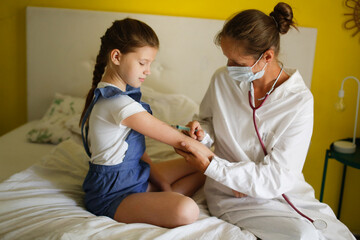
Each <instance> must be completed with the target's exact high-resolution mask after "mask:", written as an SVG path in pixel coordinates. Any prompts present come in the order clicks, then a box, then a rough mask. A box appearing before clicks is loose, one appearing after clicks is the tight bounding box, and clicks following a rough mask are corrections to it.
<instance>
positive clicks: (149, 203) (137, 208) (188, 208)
mask: <svg viewBox="0 0 360 240" xmlns="http://www.w3.org/2000/svg"><path fill="white" fill-rule="evenodd" d="M198 217H199V208H198V206H197V204H196V203H195V202H194V200H192V199H191V198H189V197H186V196H184V195H182V194H179V193H175V192H144V193H135V194H132V195H129V196H128V197H126V198H125V199H124V200H123V201H122V202H121V203H120V205H119V206H118V208H117V210H116V212H115V216H114V219H115V220H116V221H119V222H123V223H148V224H153V225H157V226H161V227H166V228H174V227H178V226H182V225H186V224H190V223H193V222H195V221H196V220H197V219H198Z"/></svg>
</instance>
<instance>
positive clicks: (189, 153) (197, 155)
mask: <svg viewBox="0 0 360 240" xmlns="http://www.w3.org/2000/svg"><path fill="white" fill-rule="evenodd" d="M181 146H182V148H183V149H178V148H175V152H176V153H177V154H179V155H181V156H183V157H184V159H185V160H186V162H187V163H189V164H190V165H192V166H193V167H194V168H196V169H197V170H199V171H200V172H202V173H204V172H205V171H206V169H207V167H208V166H209V164H210V161H211V159H212V158H213V156H214V153H212V152H211V151H210V149H208V150H209V152H210V154H209V153H203V152H202V151H201V150H200V149H197V148H195V147H193V146H191V145H190V144H188V143H185V142H182V143H181ZM207 155H208V156H209V157H207Z"/></svg>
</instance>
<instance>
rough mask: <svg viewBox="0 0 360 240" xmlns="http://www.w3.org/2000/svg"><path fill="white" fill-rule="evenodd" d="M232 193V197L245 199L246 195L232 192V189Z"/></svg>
mask: <svg viewBox="0 0 360 240" xmlns="http://www.w3.org/2000/svg"><path fill="white" fill-rule="evenodd" d="M232 191H233V193H234V196H235V197H236V198H243V197H247V195H246V194H244V193H241V192H238V191H236V190H233V189H232Z"/></svg>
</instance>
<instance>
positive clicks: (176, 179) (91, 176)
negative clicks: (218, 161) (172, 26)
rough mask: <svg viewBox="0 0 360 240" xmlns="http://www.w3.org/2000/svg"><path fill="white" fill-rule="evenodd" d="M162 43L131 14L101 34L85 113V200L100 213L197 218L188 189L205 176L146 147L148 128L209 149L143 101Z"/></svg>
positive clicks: (176, 220) (158, 136) (172, 222)
mask: <svg viewBox="0 0 360 240" xmlns="http://www.w3.org/2000/svg"><path fill="white" fill-rule="evenodd" d="M158 48H159V40H158V38H157V36H156V34H155V32H154V31H153V30H152V29H151V28H150V27H149V26H148V25H146V24H145V23H143V22H141V21H138V20H134V19H129V18H126V19H124V20H121V21H115V22H114V23H113V25H112V26H111V27H110V28H109V29H108V30H107V31H106V33H105V35H104V36H103V37H102V38H101V47H100V52H99V54H98V56H97V59H96V65H95V70H94V73H93V83H92V88H91V89H90V91H89V93H88V96H87V99H86V104H85V107H84V111H83V114H82V117H81V125H82V127H81V129H82V133H83V141H84V147H85V149H86V152H87V153H88V155H89V157H90V162H89V165H90V167H89V171H88V174H87V176H86V178H85V180H84V184H83V189H84V191H85V205H86V208H87V209H88V210H89V211H90V212H92V213H94V214H96V215H100V216H109V217H111V218H113V219H115V220H117V221H119V222H124V223H137V222H141V223H149V224H154V225H158V226H162V227H168V228H172V227H177V226H181V225H185V224H190V223H192V222H194V221H195V220H196V219H197V218H198V214H199V209H198V206H197V205H196V203H195V202H194V201H193V200H192V199H191V198H189V197H187V196H191V195H192V194H193V193H194V192H195V191H196V190H197V189H198V188H199V187H200V186H201V185H202V184H203V182H204V177H203V176H202V174H200V173H198V172H196V170H195V169H193V168H191V167H190V166H188V165H187V164H186V162H185V161H184V159H177V160H173V161H167V162H162V163H158V164H153V163H152V162H151V159H150V158H149V156H148V155H147V154H146V153H145V139H144V135H146V136H149V137H151V138H154V139H155V140H159V141H162V142H164V143H167V144H169V145H171V146H174V147H177V148H179V147H181V145H180V142H182V141H186V142H188V143H189V144H192V145H193V146H195V147H197V148H198V150H199V151H201V152H203V153H204V154H205V155H206V156H209V157H211V155H212V153H211V151H210V150H209V149H207V148H206V147H204V146H203V145H202V144H201V143H198V142H197V141H195V140H193V139H191V138H189V137H187V136H185V135H184V134H182V133H180V132H178V131H177V130H175V129H173V128H172V127H170V126H169V125H167V124H165V123H163V122H161V121H160V120H158V119H156V118H155V117H153V116H152V115H151V109H150V107H149V105H148V104H146V103H144V102H141V100H140V99H141V92H140V88H139V87H140V86H141V84H142V83H143V82H144V81H145V79H146V77H147V76H148V75H149V74H150V64H151V63H152V61H153V60H154V59H155V56H156V53H157V50H158ZM84 126H86V127H85V136H84V131H83V129H84ZM185 195H186V196H185Z"/></svg>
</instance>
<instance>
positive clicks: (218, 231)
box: [0, 140, 255, 240]
mask: <svg viewBox="0 0 360 240" xmlns="http://www.w3.org/2000/svg"><path fill="white" fill-rule="evenodd" d="M87 168H88V159H87V156H86V154H85V152H84V150H83V147H82V146H81V145H79V144H78V143H76V142H75V141H73V140H67V141H65V142H62V143H61V144H59V145H58V146H57V147H55V148H54V149H52V150H51V151H50V153H48V154H47V155H45V156H44V157H42V158H41V160H39V161H38V162H37V163H36V164H34V165H33V166H31V167H30V168H28V169H26V170H24V171H22V172H20V173H17V174H15V175H13V176H12V177H10V178H9V179H7V180H6V181H4V182H2V183H1V184H0V203H1V204H0V239H166V240H168V239H255V237H254V236H253V235H252V234H251V233H249V232H247V231H241V230H240V228H238V227H236V226H234V225H232V224H229V223H227V222H225V221H222V220H220V219H218V218H215V217H211V216H210V215H209V212H208V210H207V207H206V201H205V198H204V194H203V191H202V189H201V190H199V191H198V192H197V193H196V194H195V195H194V197H193V198H194V199H195V201H196V202H197V203H198V205H199V207H200V211H201V213H200V218H199V220H198V221H196V222H195V223H193V224H190V225H187V226H182V227H178V228H174V229H166V228H161V227H157V226H153V225H149V224H141V223H137V224H123V223H119V222H116V221H114V220H112V219H110V218H108V217H97V216H95V215H93V214H91V213H90V212H88V211H86V210H85V209H84V205H83V196H84V193H83V191H82V188H81V184H82V182H83V179H84V177H85V175H86V172H87ZM159 204H160V203H159Z"/></svg>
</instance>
